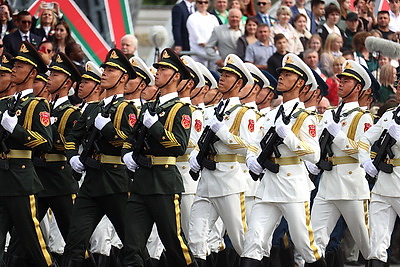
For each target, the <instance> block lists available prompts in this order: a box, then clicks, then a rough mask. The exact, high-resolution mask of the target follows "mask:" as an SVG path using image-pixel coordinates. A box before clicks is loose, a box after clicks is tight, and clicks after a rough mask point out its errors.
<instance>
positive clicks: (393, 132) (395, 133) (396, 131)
mask: <svg viewBox="0 0 400 267" xmlns="http://www.w3.org/2000/svg"><path fill="white" fill-rule="evenodd" d="M2 123H3V122H2ZM388 133H389V134H390V136H391V137H393V138H394V139H396V140H398V139H399V138H400V125H398V124H397V123H396V122H394V121H391V122H390V124H389V127H388Z"/></svg>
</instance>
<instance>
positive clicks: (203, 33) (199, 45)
mask: <svg viewBox="0 0 400 267" xmlns="http://www.w3.org/2000/svg"><path fill="white" fill-rule="evenodd" d="M207 8H208V0H196V9H197V11H196V12H194V13H193V14H192V15H190V16H189V18H188V20H187V22H186V27H187V29H188V32H189V44H190V51H191V52H193V53H194V55H192V57H193V59H194V60H195V61H197V62H200V63H202V64H203V65H205V66H208V59H207V54H206V49H205V46H206V44H207V42H208V39H210V37H211V33H212V31H213V30H214V28H215V27H217V26H219V23H218V20H217V18H216V17H215V16H213V15H211V14H210V13H208V12H207Z"/></svg>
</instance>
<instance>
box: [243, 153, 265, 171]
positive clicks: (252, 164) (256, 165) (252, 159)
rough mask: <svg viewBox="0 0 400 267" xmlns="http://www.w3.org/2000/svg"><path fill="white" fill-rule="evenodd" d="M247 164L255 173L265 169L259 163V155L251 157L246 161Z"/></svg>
mask: <svg viewBox="0 0 400 267" xmlns="http://www.w3.org/2000/svg"><path fill="white" fill-rule="evenodd" d="M246 165H247V167H248V168H249V170H250V171H252V172H254V173H255V174H257V175H259V174H260V173H262V171H263V170H264V169H263V167H262V166H261V165H260V163H258V161H257V157H250V158H248V159H247V161H246Z"/></svg>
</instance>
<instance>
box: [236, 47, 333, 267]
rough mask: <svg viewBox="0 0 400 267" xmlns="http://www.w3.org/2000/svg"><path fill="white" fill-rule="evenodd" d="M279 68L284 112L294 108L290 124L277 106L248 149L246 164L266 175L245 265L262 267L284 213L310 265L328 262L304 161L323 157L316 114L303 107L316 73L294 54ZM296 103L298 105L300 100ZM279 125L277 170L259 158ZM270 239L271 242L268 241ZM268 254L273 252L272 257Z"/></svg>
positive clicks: (251, 222) (248, 236) (251, 223)
mask: <svg viewBox="0 0 400 267" xmlns="http://www.w3.org/2000/svg"><path fill="white" fill-rule="evenodd" d="M282 65H283V67H282V68H280V69H279V72H280V76H279V79H278V86H277V91H278V92H282V94H283V104H282V105H283V106H282V108H283V109H284V112H285V115H286V116H288V114H289V113H290V112H291V111H292V110H294V108H295V106H296V105H298V107H299V108H300V109H298V110H295V111H294V113H293V115H292V116H291V117H290V122H289V124H288V125H286V124H285V123H284V122H283V120H282V116H279V117H278V118H277V119H276V122H275V117H276V115H277V113H278V111H279V110H281V109H282V108H281V107H279V108H277V109H275V110H272V111H271V112H269V113H268V114H267V115H266V119H265V124H264V126H263V129H261V130H260V132H259V135H258V136H257V138H256V139H255V140H254V142H253V143H252V145H253V147H255V148H254V149H249V151H248V155H247V165H248V166H249V169H250V170H251V171H252V172H254V173H255V174H260V173H263V172H264V171H265V172H264V173H263V178H262V180H261V184H260V186H259V188H258V191H257V201H256V203H255V204H254V206H253V210H252V213H251V216H250V220H249V231H248V232H247V234H246V241H245V246H244V252H243V253H242V259H241V266H242V267H252V266H259V265H260V261H261V259H262V258H263V255H264V249H263V248H267V249H266V250H267V251H268V252H269V250H270V249H271V239H272V238H271V235H272V234H273V232H274V229H275V228H276V227H277V225H278V224H279V222H280V220H281V218H282V216H284V217H285V218H286V220H287V222H288V226H289V231H290V234H291V238H292V241H293V243H294V245H295V247H296V248H297V250H298V251H299V252H300V253H301V255H302V257H303V258H304V259H305V260H306V262H307V263H308V266H326V264H325V261H324V259H323V257H322V254H321V251H320V250H319V248H318V247H317V246H316V244H315V242H314V237H313V230H312V227H311V224H310V211H309V199H310V191H311V189H312V188H313V186H312V184H311V182H310V180H309V179H308V173H307V170H306V168H305V166H304V163H303V160H308V161H310V162H313V163H315V162H317V161H318V158H319V146H318V139H317V136H316V132H315V126H316V121H315V117H314V116H308V113H306V112H304V109H303V108H304V105H303V104H302V103H301V102H300V101H299V99H298V96H299V91H300V90H301V89H302V88H303V87H304V86H305V84H306V83H307V82H308V80H309V78H310V77H311V75H312V73H311V70H310V69H309V67H308V66H307V65H306V64H305V63H304V62H303V61H302V60H301V59H300V58H299V57H297V56H296V55H294V54H287V55H286V56H285V57H284V58H283V61H282ZM297 103H298V104H297ZM273 126H275V127H276V133H277V134H278V136H279V137H280V138H282V142H283V143H282V144H280V145H279V146H278V150H279V152H280V154H281V157H280V158H271V161H273V162H275V163H277V164H279V170H278V173H273V172H271V171H270V170H268V169H265V170H264V168H263V167H261V165H260V164H259V163H258V161H257V157H258V155H259V154H260V153H261V148H260V141H261V140H262V138H263V137H264V135H265V134H266V133H267V131H269V129H270V128H271V127H273ZM266 243H267V244H266ZM268 256H269V255H268Z"/></svg>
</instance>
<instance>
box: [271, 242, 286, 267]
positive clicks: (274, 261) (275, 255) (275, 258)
mask: <svg viewBox="0 0 400 267" xmlns="http://www.w3.org/2000/svg"><path fill="white" fill-rule="evenodd" d="M280 250H281V249H280V248H279V247H274V246H273V247H272V248H271V251H270V253H269V254H270V255H269V265H268V267H284V266H283V265H282V266H281V261H280V258H279V251H280Z"/></svg>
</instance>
